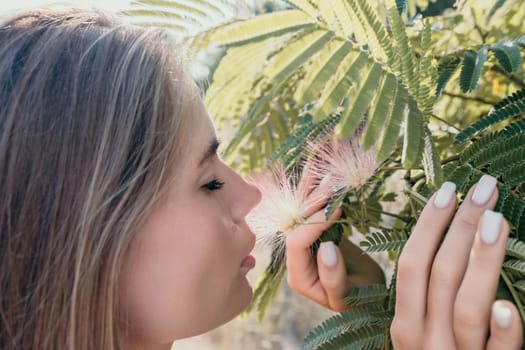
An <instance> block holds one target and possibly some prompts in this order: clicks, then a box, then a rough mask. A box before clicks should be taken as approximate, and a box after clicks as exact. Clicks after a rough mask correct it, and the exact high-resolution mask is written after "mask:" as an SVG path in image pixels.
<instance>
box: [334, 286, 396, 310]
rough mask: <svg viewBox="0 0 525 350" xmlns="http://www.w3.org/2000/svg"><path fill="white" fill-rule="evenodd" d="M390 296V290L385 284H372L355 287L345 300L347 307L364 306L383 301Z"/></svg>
mask: <svg viewBox="0 0 525 350" xmlns="http://www.w3.org/2000/svg"><path fill="white" fill-rule="evenodd" d="M387 296H388V289H387V288H386V286H385V285H384V284H370V285H365V286H355V287H353V288H352V289H351V290H350V293H349V294H348V296H347V297H345V299H344V300H343V303H345V304H346V305H364V304H369V303H375V302H378V301H382V300H383V299H384V298H386V297H387Z"/></svg>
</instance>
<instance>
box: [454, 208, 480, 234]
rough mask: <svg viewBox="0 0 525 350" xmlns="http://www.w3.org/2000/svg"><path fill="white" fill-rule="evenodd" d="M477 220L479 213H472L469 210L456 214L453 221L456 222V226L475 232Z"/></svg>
mask: <svg viewBox="0 0 525 350" xmlns="http://www.w3.org/2000/svg"><path fill="white" fill-rule="evenodd" d="M479 218H480V214H479V213H473V212H471V211H469V210H465V211H463V212H461V213H458V215H457V216H456V218H455V219H454V220H455V221H456V222H457V224H458V226H460V227H462V228H464V229H468V230H475V229H476V228H477V227H478V222H479Z"/></svg>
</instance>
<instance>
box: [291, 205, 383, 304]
mask: <svg viewBox="0 0 525 350" xmlns="http://www.w3.org/2000/svg"><path fill="white" fill-rule="evenodd" d="M317 209H319V208H317ZM340 215H341V210H340V209H338V210H336V211H335V212H334V214H333V215H332V217H331V221H332V220H337V219H338V218H339V216H340ZM324 221H326V220H325V212H324V209H321V210H318V211H317V212H315V213H314V214H313V215H312V216H310V217H309V219H308V220H307V224H305V225H301V226H299V227H297V228H296V229H295V230H293V231H292V232H291V233H290V234H289V235H288V239H287V241H286V255H287V259H286V267H287V270H288V285H289V286H290V287H291V288H292V289H294V290H295V291H296V292H298V293H299V294H302V295H304V296H305V297H307V298H310V299H312V300H313V301H315V302H317V303H318V304H321V305H323V306H324V307H327V308H329V309H332V310H334V311H343V310H345V309H348V308H349V307H348V305H345V304H343V303H342V300H343V298H344V297H345V296H346V295H348V290H349V289H350V288H351V287H352V286H356V285H366V284H378V283H383V284H384V283H385V278H384V274H383V271H382V270H381V268H380V267H379V266H378V265H377V263H376V262H375V261H374V260H373V259H372V258H370V257H369V256H368V255H365V254H363V252H362V250H361V249H360V248H358V247H356V246H355V245H353V244H352V243H350V241H348V240H347V239H346V238H344V237H343V239H342V241H341V244H340V246H339V247H337V246H336V245H335V244H334V243H333V242H324V243H321V246H320V247H319V250H318V254H317V259H314V257H312V249H311V246H312V244H314V242H315V241H316V240H317V239H318V238H319V236H321V234H322V233H323V231H325V230H326V229H328V228H329V227H330V225H331V224H330V223H329V222H324ZM319 222H321V223H319ZM310 223H315V224H310ZM345 258H346V259H347V261H348V262H350V263H351V265H352V267H353V268H354V270H355V272H354V273H352V274H351V275H348V276H347V272H346V266H345ZM316 260H317V262H316Z"/></svg>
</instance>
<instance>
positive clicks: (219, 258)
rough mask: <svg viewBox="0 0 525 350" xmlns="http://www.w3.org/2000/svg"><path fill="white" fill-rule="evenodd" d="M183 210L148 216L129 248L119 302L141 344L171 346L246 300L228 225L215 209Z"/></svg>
mask: <svg viewBox="0 0 525 350" xmlns="http://www.w3.org/2000/svg"><path fill="white" fill-rule="evenodd" d="M187 204H188V203H186V206H185V207H182V208H185V209H184V210H179V211H177V214H176V215H175V214H174V213H173V211H170V212H169V215H160V214H157V215H156V214H154V215H152V216H151V217H150V218H149V219H148V222H147V223H146V225H145V226H144V227H143V228H142V229H141V230H140V231H139V232H138V234H137V236H136V238H135V241H134V242H133V244H132V248H131V251H130V254H129V256H128V259H127V260H128V262H127V264H126V266H125V269H124V271H123V274H122V284H121V286H122V300H123V304H124V308H125V310H127V313H128V317H129V319H130V320H129V321H130V323H131V325H132V332H134V333H137V334H138V336H139V337H141V338H147V339H159V340H162V341H171V340H173V339H177V338H182V337H187V336H191V335H195V334H199V333H202V332H205V331H207V330H210V329H212V328H215V327H217V326H219V325H220V324H222V323H224V322H226V321H228V320H229V319H231V318H233V317H235V316H236V315H237V314H238V313H239V312H240V311H242V309H243V308H244V307H245V306H246V304H247V303H248V302H249V300H250V297H251V289H250V287H249V285H248V283H247V281H246V279H245V278H244V276H242V275H241V274H240V271H239V263H240V260H239V259H240V258H241V257H240V256H239V250H238V249H237V247H236V241H235V240H234V237H235V235H234V233H233V232H232V231H231V230H232V226H231V223H230V221H229V220H226V221H225V217H224V215H222V214H217V213H215V214H214V212H216V211H217V209H213V210H211V208H209V207H208V208H207V210H202V209H203V208H206V206H203V205H200V206H199V208H200V209H201V210H200V211H196V210H191V207H189V206H188V205H187ZM179 208H180V207H179ZM195 213H199V215H198V216H197V217H196V215H195ZM238 260H239V261H238Z"/></svg>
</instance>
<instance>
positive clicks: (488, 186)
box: [472, 175, 498, 205]
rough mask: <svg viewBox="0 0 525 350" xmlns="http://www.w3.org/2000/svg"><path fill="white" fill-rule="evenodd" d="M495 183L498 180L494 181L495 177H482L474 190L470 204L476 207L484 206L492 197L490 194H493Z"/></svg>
mask: <svg viewBox="0 0 525 350" xmlns="http://www.w3.org/2000/svg"><path fill="white" fill-rule="evenodd" d="M497 183H498V180H496V178H495V177H493V176H490V175H483V176H482V177H481V178H480V179H479V181H478V184H477V186H476V189H475V190H474V193H473V194H472V202H474V204H477V205H484V204H486V203H487V202H488V201H489V199H490V197H492V193H494V190H495V189H496V184H497Z"/></svg>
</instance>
